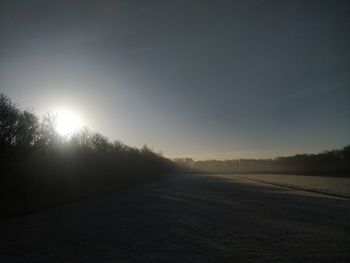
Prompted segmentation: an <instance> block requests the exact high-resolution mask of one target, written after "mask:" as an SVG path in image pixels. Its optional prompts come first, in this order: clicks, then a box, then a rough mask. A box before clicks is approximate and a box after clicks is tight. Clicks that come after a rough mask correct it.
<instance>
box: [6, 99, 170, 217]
mask: <svg viewBox="0 0 350 263" xmlns="http://www.w3.org/2000/svg"><path fill="white" fill-rule="evenodd" d="M174 171H175V165H174V163H173V162H172V161H170V160H168V159H166V158H164V157H162V156H161V155H160V154H156V153H154V152H153V151H152V150H151V149H150V148H148V147H147V146H144V147H142V148H141V149H137V148H133V147H129V146H127V145H124V144H123V143H121V142H119V141H115V142H113V143H112V142H110V141H109V140H108V139H107V138H106V137H105V136H103V135H101V134H100V133H97V132H93V131H91V130H89V129H88V128H84V129H82V130H81V131H78V132H76V133H75V134H73V135H72V136H69V137H63V136H60V135H59V134H58V133H57V132H56V129H55V118H54V116H52V115H46V116H44V117H42V118H39V117H37V116H36V115H35V114H33V113H32V112H30V111H26V110H21V109H19V108H18V107H16V105H14V104H13V102H12V101H11V99H9V98H8V97H7V96H6V95H4V94H0V202H1V210H0V218H1V217H6V216H11V215H16V214H21V213H26V212H30V211H34V210H38V209H43V208H47V207H50V206H55V205H58V204H62V203H64V202H68V201H72V200H76V199H79V198H82V197H84V196H89V195H94V194H97V193H102V192H108V191H114V190H118V189H123V188H125V187H128V186H131V185H136V184H142V183H145V182H149V181H152V180H156V179H159V178H162V177H164V176H166V175H169V174H171V173H173V172H174Z"/></svg>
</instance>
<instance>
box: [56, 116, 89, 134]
mask: <svg viewBox="0 0 350 263" xmlns="http://www.w3.org/2000/svg"><path fill="white" fill-rule="evenodd" d="M55 113H56V131H57V132H58V133H59V134H60V135H62V136H69V135H71V134H73V133H74V132H76V131H78V130H79V129H81V127H82V125H83V122H82V120H81V118H80V117H79V116H78V115H77V114H76V113H74V112H72V111H70V110H58V111H56V112H55Z"/></svg>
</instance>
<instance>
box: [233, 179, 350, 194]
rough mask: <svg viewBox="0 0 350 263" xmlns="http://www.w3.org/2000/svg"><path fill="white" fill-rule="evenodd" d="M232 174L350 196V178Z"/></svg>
mask: <svg viewBox="0 0 350 263" xmlns="http://www.w3.org/2000/svg"><path fill="white" fill-rule="evenodd" d="M232 176H233V177H239V178H245V179H249V180H256V181H260V182H266V183H272V184H276V185H283V186H288V187H294V188H298V189H304V190H309V191H314V192H319V193H325V194H330V195H335V196H341V197H348V198H350V178H340V177H325V176H303V175H286V174H241V175H232Z"/></svg>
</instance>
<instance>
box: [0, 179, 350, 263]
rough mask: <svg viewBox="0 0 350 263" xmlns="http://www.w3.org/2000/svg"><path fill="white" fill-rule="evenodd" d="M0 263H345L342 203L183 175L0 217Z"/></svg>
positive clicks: (346, 227)
mask: <svg viewBox="0 0 350 263" xmlns="http://www.w3.org/2000/svg"><path fill="white" fill-rule="evenodd" d="M0 261H1V262H180V263H184V262H201V263H202V262H203V263H206V262H220V263H221V262H318V263H319V262H350V201H349V200H346V199H340V198H333V197H329V196H323V195H318V194H311V193H307V192H302V191H295V190H291V189H286V188H282V187H276V186H269V185H266V184H260V183H254V182H249V181H244V180H243V179H232V178H230V177H227V176H226V177H225V176H219V175H218V176H215V175H181V176H177V177H173V178H170V179H167V180H164V181H160V182H156V183H151V184H148V185H143V186H140V187H135V188H133V189H131V190H126V191H123V192H119V193H114V194H108V195H104V196H100V197H96V198H91V199H88V200H83V201H80V202H77V203H73V204H69V205H65V206H62V207H59V208H55V209H51V210H49V211H46V212H41V213H37V214H33V215H29V216H25V217H21V218H16V219H11V220H3V221H0Z"/></svg>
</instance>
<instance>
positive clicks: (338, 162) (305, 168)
mask: <svg viewBox="0 0 350 263" xmlns="http://www.w3.org/2000/svg"><path fill="white" fill-rule="evenodd" d="M174 161H175V163H176V164H178V165H179V166H180V167H182V168H183V169H184V170H186V171H192V172H206V173H236V174H237V173H265V174H266V173H285V174H302V175H324V176H342V177H350V145H349V146H346V147H344V148H342V149H340V150H333V151H325V152H322V153H319V154H297V155H295V156H290V157H278V158H275V159H259V160H256V159H238V160H207V161H193V159H191V158H177V159H174Z"/></svg>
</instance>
